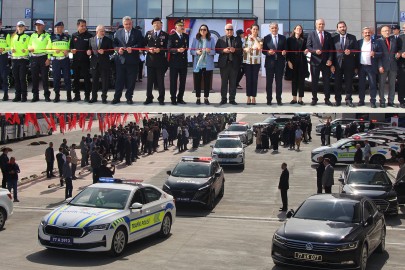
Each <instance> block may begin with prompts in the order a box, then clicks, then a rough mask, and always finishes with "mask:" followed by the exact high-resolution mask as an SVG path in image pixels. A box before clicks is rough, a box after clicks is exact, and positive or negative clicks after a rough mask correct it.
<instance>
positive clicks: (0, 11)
mask: <svg viewBox="0 0 405 270" xmlns="http://www.w3.org/2000/svg"><path fill="white" fill-rule="evenodd" d="M2 8H3V1H1V0H0V18H1V15H2Z"/></svg>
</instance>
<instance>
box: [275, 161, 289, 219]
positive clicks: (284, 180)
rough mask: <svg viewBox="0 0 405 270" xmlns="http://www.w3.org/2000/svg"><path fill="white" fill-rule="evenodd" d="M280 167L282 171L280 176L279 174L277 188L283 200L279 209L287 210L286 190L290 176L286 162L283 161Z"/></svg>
mask: <svg viewBox="0 0 405 270" xmlns="http://www.w3.org/2000/svg"><path fill="white" fill-rule="evenodd" d="M281 169H282V170H283V172H282V173H281V176H280V182H279V183H278V189H279V190H280V192H281V200H282V201H283V207H281V208H280V209H279V210H280V211H287V208H288V198H287V191H288V189H289V187H290V186H289V184H288V180H289V178H290V173H289V172H288V169H287V163H285V162H283V164H281Z"/></svg>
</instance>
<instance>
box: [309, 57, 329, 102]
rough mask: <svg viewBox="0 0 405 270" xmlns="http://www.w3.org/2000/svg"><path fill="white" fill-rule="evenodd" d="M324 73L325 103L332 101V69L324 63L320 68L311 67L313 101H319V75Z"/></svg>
mask: <svg viewBox="0 0 405 270" xmlns="http://www.w3.org/2000/svg"><path fill="white" fill-rule="evenodd" d="M321 71H322V80H323V93H324V94H325V101H329V99H330V73H331V71H330V67H328V66H327V65H326V63H324V62H322V63H321V64H320V65H319V66H312V65H311V78H312V100H313V101H318V82H319V75H320V73H321Z"/></svg>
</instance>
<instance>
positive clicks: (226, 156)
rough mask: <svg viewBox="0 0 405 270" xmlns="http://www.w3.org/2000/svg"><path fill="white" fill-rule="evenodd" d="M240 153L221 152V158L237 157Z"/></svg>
mask: <svg viewBox="0 0 405 270" xmlns="http://www.w3.org/2000/svg"><path fill="white" fill-rule="evenodd" d="M237 156H238V154H219V155H218V157H219V158H236V157H237Z"/></svg>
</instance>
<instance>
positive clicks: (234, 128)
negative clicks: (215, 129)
mask: <svg viewBox="0 0 405 270" xmlns="http://www.w3.org/2000/svg"><path fill="white" fill-rule="evenodd" d="M228 131H246V127H245V126H230V127H229V128H228Z"/></svg>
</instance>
